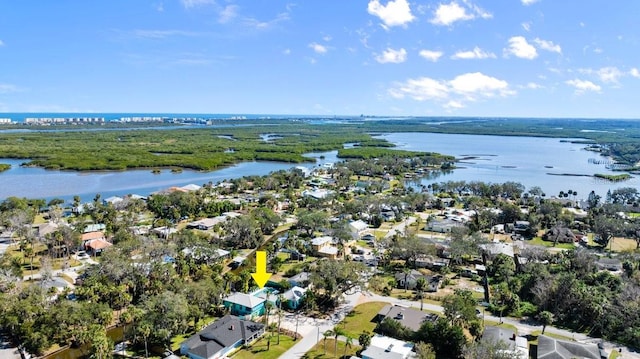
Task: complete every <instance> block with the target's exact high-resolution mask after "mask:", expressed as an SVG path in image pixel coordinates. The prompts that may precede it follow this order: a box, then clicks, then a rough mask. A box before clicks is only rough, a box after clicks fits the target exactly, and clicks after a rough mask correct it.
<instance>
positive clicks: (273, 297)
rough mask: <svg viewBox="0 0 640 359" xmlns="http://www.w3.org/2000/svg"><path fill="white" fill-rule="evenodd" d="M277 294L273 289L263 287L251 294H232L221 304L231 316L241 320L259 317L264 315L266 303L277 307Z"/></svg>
mask: <svg viewBox="0 0 640 359" xmlns="http://www.w3.org/2000/svg"><path fill="white" fill-rule="evenodd" d="M278 294H279V292H278V291H277V290H275V289H273V288H269V287H264V288H262V289H259V290H256V291H254V292H251V293H240V292H237V293H233V294H231V295H230V296H228V297H226V298H225V299H224V300H223V301H222V304H223V305H224V307H225V308H227V309H228V310H229V311H230V313H231V314H232V315H237V316H238V317H240V318H242V319H252V318H256V317H260V316H262V315H264V314H265V313H266V303H267V302H269V304H270V305H271V306H272V307H276V306H277V300H278Z"/></svg>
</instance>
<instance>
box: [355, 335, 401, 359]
mask: <svg viewBox="0 0 640 359" xmlns="http://www.w3.org/2000/svg"><path fill="white" fill-rule="evenodd" d="M412 350H413V343H408V342H405V341H402V340H398V339H393V338H389V337H385V336H383V335H374V336H373V337H372V338H371V344H370V345H369V347H368V348H367V350H365V351H363V352H362V354H361V356H362V357H363V358H371V359H378V358H379V359H395V358H398V359H403V358H410V357H412Z"/></svg>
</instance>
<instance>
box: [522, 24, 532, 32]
mask: <svg viewBox="0 0 640 359" xmlns="http://www.w3.org/2000/svg"><path fill="white" fill-rule="evenodd" d="M522 28H523V29H524V31H526V32H529V31H531V22H523V23H522Z"/></svg>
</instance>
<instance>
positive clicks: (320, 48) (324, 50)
mask: <svg viewBox="0 0 640 359" xmlns="http://www.w3.org/2000/svg"><path fill="white" fill-rule="evenodd" d="M309 47H310V48H311V49H313V51H315V53H316V54H326V53H327V51H329V49H327V47H326V46H324V45H320V44H318V43H317V42H312V43H310V44H309Z"/></svg>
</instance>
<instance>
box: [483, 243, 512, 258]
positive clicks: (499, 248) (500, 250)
mask: <svg viewBox="0 0 640 359" xmlns="http://www.w3.org/2000/svg"><path fill="white" fill-rule="evenodd" d="M480 248H482V249H483V250H484V251H485V252H487V253H488V254H490V255H492V256H497V255H498V254H504V255H506V256H509V257H511V258H513V256H514V252H513V245H512V244H511V243H503V242H491V243H486V244H481V245H480Z"/></svg>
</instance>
